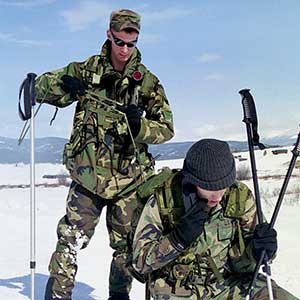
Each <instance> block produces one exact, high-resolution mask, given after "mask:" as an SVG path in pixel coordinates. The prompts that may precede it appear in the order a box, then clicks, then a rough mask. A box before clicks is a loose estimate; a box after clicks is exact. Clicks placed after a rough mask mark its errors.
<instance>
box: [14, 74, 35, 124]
mask: <svg viewBox="0 0 300 300" xmlns="http://www.w3.org/2000/svg"><path fill="white" fill-rule="evenodd" d="M36 76H37V75H36V74H34V73H28V74H27V77H26V78H25V79H24V81H23V82H22V84H21V86H20V90H19V103H18V111H19V116H20V118H21V120H22V121H26V120H29V119H30V118H31V107H32V106H34V105H35V90H34V83H35V77H36ZM22 94H23V96H24V97H23V98H24V104H23V106H24V111H23V110H22V105H21V98H22Z"/></svg>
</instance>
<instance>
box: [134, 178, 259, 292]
mask: <svg viewBox="0 0 300 300" xmlns="http://www.w3.org/2000/svg"><path fill="white" fill-rule="evenodd" d="M177 196H178V197H180V199H181V195H177ZM241 197H243V199H241ZM158 198H159V197H157V196H156V197H155V194H154V195H153V196H152V197H150V198H149V200H148V202H147V203H146V205H145V207H144V209H143V212H142V214H141V216H140V219H139V222H138V225H137V228H136V231H135V236H134V242H133V267H134V268H135V270H136V271H137V272H139V273H141V274H144V275H145V274H146V275H147V274H148V275H149V276H150V282H151V283H150V289H151V290H152V292H153V291H154V293H158V294H167V295H168V294H171V293H173V294H176V296H190V295H192V293H193V291H194V290H195V289H197V293H200V294H201V295H203V294H205V293H209V292H208V291H209V290H210V291H213V290H216V289H217V288H220V286H221V283H222V280H224V278H225V277H226V276H229V275H230V274H241V273H244V274H245V273H248V272H253V270H254V268H255V265H256V262H255V260H254V258H253V256H252V245H251V242H250V241H251V237H252V234H253V231H254V228H255V226H256V222H257V220H256V219H257V218H256V209H255V201H254V199H253V196H252V193H251V191H250V190H249V189H248V187H247V186H246V185H244V184H242V183H240V182H236V183H235V184H234V185H233V186H231V187H230V188H228V190H227V191H226V193H225V195H224V197H223V199H222V200H221V202H220V203H219V204H218V205H217V206H216V207H215V208H213V209H212V210H211V211H210V215H209V219H208V220H207V221H206V223H205V226H204V231H203V233H202V234H201V235H200V236H199V237H198V238H197V239H196V241H195V242H194V243H193V244H192V245H191V246H190V248H188V249H186V250H185V251H184V252H179V251H178V250H176V249H175V248H174V247H173V246H172V244H171V243H170V241H169V239H168V230H167V231H166V228H165V227H166V226H164V222H163V220H162V212H161V208H160V206H159V203H160V202H159V200H158ZM176 202H177V203H178V201H177V200H176V201H175V200H174V201H172V202H171V203H176ZM181 202H182V201H181ZM230 202H231V204H229V203H230ZM233 203H238V206H239V207H236V205H232V204H233ZM239 203H241V204H242V205H241V206H240V205H239ZM182 206H183V204H182ZM173 211H174V210H173ZM177 211H178V209H177ZM170 213H172V210H170ZM175 218H176V217H175ZM175 223H176V220H175Z"/></svg>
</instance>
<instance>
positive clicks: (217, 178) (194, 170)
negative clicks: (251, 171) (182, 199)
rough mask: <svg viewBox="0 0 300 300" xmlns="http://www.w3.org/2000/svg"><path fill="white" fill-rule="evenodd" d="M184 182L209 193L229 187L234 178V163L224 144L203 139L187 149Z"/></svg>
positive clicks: (227, 146) (227, 147) (226, 145)
mask: <svg viewBox="0 0 300 300" xmlns="http://www.w3.org/2000/svg"><path fill="white" fill-rule="evenodd" d="M182 172H183V175H184V181H185V182H186V183H190V184H192V185H196V186H199V187H200V188H202V189H205V190H209V191H218V190H222V189H225V188H227V187H229V186H231V185H232V184H233V183H234V181H235V178H236V170H235V162H234V158H233V155H232V153H231V151H230V149H229V145H228V144H227V143H226V142H223V141H220V140H215V139H203V140H200V141H198V142H196V143H195V144H193V145H192V147H191V148H190V149H189V151H188V152H187V154H186V157H185V160H184V164H183V169H182Z"/></svg>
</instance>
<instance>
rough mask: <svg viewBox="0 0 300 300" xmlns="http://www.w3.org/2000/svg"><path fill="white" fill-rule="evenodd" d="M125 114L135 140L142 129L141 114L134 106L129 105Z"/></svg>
mask: <svg viewBox="0 0 300 300" xmlns="http://www.w3.org/2000/svg"><path fill="white" fill-rule="evenodd" d="M124 112H125V114H126V117H127V120H128V123H129V127H130V130H131V133H132V135H133V137H134V138H135V137H136V136H137V135H138V133H139V132H140V129H141V116H142V115H141V112H140V111H139V109H138V108H137V106H136V105H134V104H130V105H128V106H127V107H126V108H125V111H124Z"/></svg>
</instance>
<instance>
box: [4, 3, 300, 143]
mask: <svg viewBox="0 0 300 300" xmlns="http://www.w3.org/2000/svg"><path fill="white" fill-rule="evenodd" d="M118 8H130V9H133V10H136V11H138V12H139V13H140V14H141V16H142V31H141V35H140V39H139V43H138V48H139V49H140V50H141V52H142V55H143V63H144V64H145V65H146V66H147V67H148V68H149V69H150V70H151V71H152V72H153V73H154V74H156V75H157V76H158V77H159V78H160V80H161V82H162V84H163V86H164V87H165V90H166V94H167V96H168V98H169V101H170V104H171V107H172V110H173V113H174V123H175V129H176V136H175V138H174V139H173V141H188V140H197V139H199V138H203V137H215V138H221V139H226V140H228V139H238V140H244V139H246V134H245V126H244V123H242V121H241V120H242V118H243V115H242V106H241V98H240V96H239V94H238V91H239V90H240V89H242V88H250V89H251V91H252V94H253V96H254V98H255V101H256V108H257V113H258V118H259V132H260V135H261V136H262V137H272V136H277V135H282V134H296V133H297V132H298V129H299V127H298V124H299V123H300V110H299V103H300V59H299V55H300V38H299V36H300V21H299V16H300V1H299V0H252V1H240V0H235V1H234V0H226V1H220V0H219V1H217V0H201V1H199V0H190V1H177V0H173V1H171V0H170V1H157V0H147V1H140V0H132V1H126V0H122V1H121V0H119V1H102V0H99V1H89V0H87V1H79V0H72V1H71V0H64V1H62V0H28V1H25V0H0V49H1V56H0V66H1V70H2V72H1V73H0V104H1V110H0V136H6V137H17V136H18V135H19V132H20V130H21V128H22V125H23V123H22V122H21V121H20V120H19V119H18V114H17V97H18V89H19V85H20V83H21V81H22V80H23V78H24V77H25V76H26V74H27V73H28V72H35V73H37V74H42V73H43V72H46V71H49V70H54V69H57V68H59V67H61V66H64V65H66V64H67V63H69V62H71V61H83V60H85V59H86V58H87V57H88V56H90V55H93V54H96V53H98V52H99V51H100V48H101V45H102V43H103V42H104V41H105V38H106V35H105V33H106V29H107V26H108V19H109V15H110V12H111V11H112V10H114V9H118ZM73 110H74V105H72V106H71V107H69V108H66V109H62V110H60V111H59V113H58V116H57V118H56V120H55V122H54V124H53V125H52V126H51V127H50V126H49V121H50V119H51V117H52V115H53V113H54V108H53V107H51V106H48V105H43V106H42V108H41V111H40V113H39V115H38V117H37V119H36V135H37V136H38V137H42V136H60V137H69V135H70V130H71V124H72V115H73Z"/></svg>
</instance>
